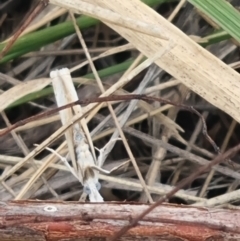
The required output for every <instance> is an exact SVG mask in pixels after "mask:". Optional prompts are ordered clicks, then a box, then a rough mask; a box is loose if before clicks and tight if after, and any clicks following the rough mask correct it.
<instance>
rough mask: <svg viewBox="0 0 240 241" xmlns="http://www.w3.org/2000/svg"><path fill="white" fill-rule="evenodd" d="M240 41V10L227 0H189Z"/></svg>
mask: <svg viewBox="0 0 240 241" xmlns="http://www.w3.org/2000/svg"><path fill="white" fill-rule="evenodd" d="M188 1H189V2H190V3H192V4H193V5H194V6H195V7H197V8H198V9H200V10H201V11H202V12H204V13H205V14H206V15H207V16H208V17H210V18H211V19H212V20H213V21H214V22H216V23H217V24H218V25H219V26H220V27H221V28H222V29H224V30H225V31H226V32H227V33H228V34H229V35H231V36H232V37H233V38H235V39H236V40H237V41H238V42H240V12H238V11H237V10H236V9H235V8H234V7H233V6H232V5H231V4H230V3H228V2H227V1H225V0H188Z"/></svg>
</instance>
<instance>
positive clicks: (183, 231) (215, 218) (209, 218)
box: [0, 201, 240, 241]
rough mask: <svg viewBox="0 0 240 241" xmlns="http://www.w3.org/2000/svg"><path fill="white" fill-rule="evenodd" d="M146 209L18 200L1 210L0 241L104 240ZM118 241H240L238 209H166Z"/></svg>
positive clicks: (155, 212)
mask: <svg viewBox="0 0 240 241" xmlns="http://www.w3.org/2000/svg"><path fill="white" fill-rule="evenodd" d="M148 207H149V206H148V205H145V204H144V205H141V204H127V203H124V204H120V203H101V204H95V203H77V202H67V203H64V202H48V201H47V202H45V201H16V202H10V203H7V204H6V205H4V204H2V205H1V206H0V208H1V212H0V240H1V241H4V240H8V241H9V240H18V241H21V240H24V241H27V240H31V241H32V240H41V241H42V240H48V241H55V240H65V241H66V240H96V241H99V240H106V239H107V238H109V237H110V236H112V235H113V233H115V232H116V231H117V230H119V229H120V228H122V227H123V226H126V225H127V224H128V223H129V222H130V221H131V220H132V219H134V218H136V216H137V215H138V214H139V213H142V212H143V211H144V210H146V208H148ZM119 240H179V241H181V240H185V241H188V240H189V241H190V240H191V241H192V240H194V241H206V240H226V241H227V240H232V241H233V240H240V210H225V209H204V208H197V207H189V206H183V205H170V204H165V205H161V206H159V207H157V208H156V209H154V212H151V213H149V214H148V215H147V216H146V217H144V218H143V219H142V220H141V221H140V222H139V223H138V225H137V226H135V227H134V228H132V229H131V230H129V231H128V232H127V233H126V234H125V235H124V237H122V238H120V239H119Z"/></svg>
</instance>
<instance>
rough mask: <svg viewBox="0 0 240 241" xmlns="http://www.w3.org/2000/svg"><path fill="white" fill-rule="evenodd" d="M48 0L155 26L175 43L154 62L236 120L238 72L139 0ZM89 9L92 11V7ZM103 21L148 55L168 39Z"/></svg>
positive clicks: (164, 45)
mask: <svg viewBox="0 0 240 241" xmlns="http://www.w3.org/2000/svg"><path fill="white" fill-rule="evenodd" d="M49 2H50V3H53V4H56V5H59V6H64V7H65V8H67V9H71V10H73V11H76V12H79V11H80V12H81V11H83V7H82V6H83V5H84V2H87V3H89V4H92V6H94V7H96V6H98V7H101V8H102V9H106V11H109V10H110V11H112V12H114V13H116V14H119V15H121V16H122V18H126V19H128V18H129V16H131V18H132V19H134V20H136V21H142V22H145V23H146V24H150V25H152V26H158V27H159V29H161V31H162V33H163V34H164V36H167V38H169V40H172V41H174V42H176V47H175V48H174V49H173V50H172V51H171V52H169V53H168V54H166V55H164V56H163V57H162V58H161V59H158V60H156V62H155V63H156V64H157V65H159V66H160V67H161V68H163V69H164V70H166V71H167V72H168V73H170V74H171V75H173V76H174V77H175V78H177V79H179V80H181V81H182V83H183V84H185V85H186V86H187V87H188V88H189V89H191V90H192V91H194V92H196V93H197V94H199V95H200V96H202V97H203V98H205V99H206V100H207V101H209V102H210V103H211V104H213V105H215V106H217V107H218V108H220V109H221V110H223V111H225V112H226V113H228V114H229V115H231V116H232V117H233V118H234V119H235V120H237V121H238V122H239V121H240V114H239V108H240V97H239V93H238V89H239V88H240V75H239V74H238V73H237V72H236V71H234V70H233V69H231V68H230V67H229V66H227V65H226V64H224V63H223V62H222V61H221V60H219V59H217V58H216V57H215V56H213V55H212V54H211V53H209V52H208V51H206V50H205V49H203V48H202V47H200V46H199V45H198V44H196V43H195V42H194V41H193V40H192V39H191V38H189V37H188V36H186V35H185V34H184V33H183V32H181V31H180V30H179V29H178V28H176V27H175V26H174V25H172V24H171V23H169V22H168V21H167V20H166V19H164V18H163V17H161V16H160V15H159V14H158V13H156V12H155V11H154V10H153V9H151V8H149V7H148V6H147V5H145V4H144V3H142V2H141V1H139V0H132V1H127V0H125V1H122V0H117V1H115V2H114V4H112V2H111V1H107V0H87V1H84V2H83V1H80V0H76V1H74V2H73V1H69V0H61V1H60V0H50V1H49ZM74 9H75V10H74ZM90 10H91V11H92V9H90ZM90 10H89V12H87V11H86V9H85V12H84V13H85V14H88V15H92V13H91V11H90ZM95 14H96V15H95V16H94V17H95V18H98V19H101V14H102V13H101V14H100V13H99V14H98V13H95ZM105 23H106V24H107V25H108V26H110V27H111V28H113V29H114V30H115V31H116V32H118V33H119V34H121V35H122V36H123V37H124V38H126V39H127V40H128V41H129V42H130V43H132V44H133V45H134V46H135V47H136V48H137V49H138V50H140V51H141V52H142V53H143V54H144V55H146V56H148V57H150V56H153V55H154V53H156V52H157V51H159V50H161V49H162V48H165V47H166V45H167V42H168V41H166V40H163V39H160V38H157V37H152V36H150V35H149V34H144V33H140V32H137V31H134V30H131V29H130V27H129V28H126V27H122V26H119V24H116V23H114V24H113V23H110V22H107V21H106V20H105ZM146 43H147V44H146ZM186 46H187V47H186Z"/></svg>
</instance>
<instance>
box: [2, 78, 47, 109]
mask: <svg viewBox="0 0 240 241" xmlns="http://www.w3.org/2000/svg"><path fill="white" fill-rule="evenodd" d="M50 82H51V80H50V79H49V78H43V79H36V80H31V81H27V82H24V83H21V84H18V85H16V86H14V87H12V88H11V89H9V90H8V91H6V92H4V93H3V94H2V95H0V111H3V110H4V109H5V108H7V107H8V106H9V105H10V104H12V103H14V102H15V101H17V100H18V99H20V98H22V97H24V96H25V95H27V94H30V93H33V92H36V91H38V90H41V89H43V88H44V87H46V86H47V85H49V84H50Z"/></svg>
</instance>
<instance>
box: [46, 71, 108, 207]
mask: <svg viewBox="0 0 240 241" xmlns="http://www.w3.org/2000/svg"><path fill="white" fill-rule="evenodd" d="M50 77H51V79H52V85H53V89H54V94H55V98H56V101H57V105H58V106H59V107H60V106H63V105H66V104H68V103H70V102H74V101H76V100H78V96H77V93H76V90H75V88H74V85H73V82H72V78H71V75H70V72H69V69H67V68H64V69H61V70H54V71H52V72H51V73H50ZM81 112H82V109H81V106H80V105H76V106H74V107H72V108H68V109H66V110H62V111H60V117H61V121H62V124H63V125H64V124H66V123H67V122H68V121H70V120H71V118H72V117H73V115H74V114H78V113H81ZM83 129H84V132H83ZM85 135H86V136H87V137H88V138H87V139H88V141H87V139H86V137H85ZM65 137H66V140H67V145H68V150H69V156H70V158H71V160H72V163H73V168H72V167H71V166H70V165H69V163H68V162H67V160H66V159H64V158H61V160H63V161H64V163H65V165H67V166H68V168H69V169H70V170H71V172H72V174H73V175H74V176H75V177H76V178H77V179H78V180H79V181H80V182H81V184H82V185H83V191H84V193H85V195H86V196H87V195H88V196H89V200H90V202H103V198H102V196H101V195H100V193H99V189H100V187H101V185H100V183H99V181H98V174H99V171H103V172H105V173H106V172H107V171H104V170H102V169H101V166H99V165H98V164H100V163H101V161H100V160H99V161H98V160H96V158H95V153H94V148H93V145H92V142H91V138H90V134H89V131H88V128H87V125H86V122H85V119H82V120H81V121H79V123H76V124H74V126H73V127H72V128H71V129H69V130H67V131H66V133H65ZM88 143H90V146H91V151H92V152H91V151H90V150H89V144H88ZM104 148H105V147H104ZM48 150H50V149H49V148H48ZM51 151H53V150H51ZM53 152H54V151H53ZM100 153H101V151H100ZM100 156H101V155H100ZM107 173H108V172H107Z"/></svg>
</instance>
